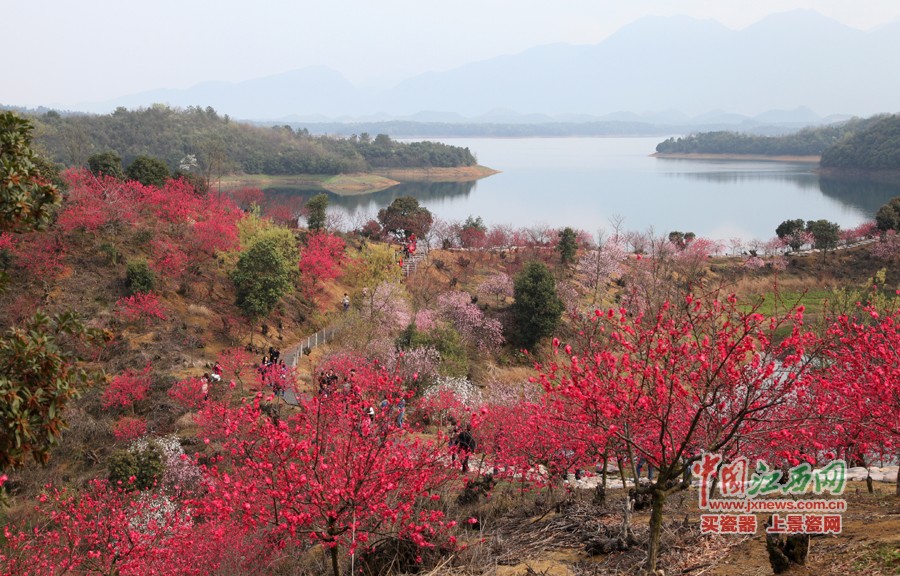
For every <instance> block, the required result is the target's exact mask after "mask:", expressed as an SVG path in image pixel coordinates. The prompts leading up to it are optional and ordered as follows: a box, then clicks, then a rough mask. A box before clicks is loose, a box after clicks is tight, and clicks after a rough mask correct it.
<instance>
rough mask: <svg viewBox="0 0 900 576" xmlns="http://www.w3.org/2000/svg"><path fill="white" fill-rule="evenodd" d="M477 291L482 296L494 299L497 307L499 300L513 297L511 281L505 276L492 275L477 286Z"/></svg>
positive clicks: (501, 274)
mask: <svg viewBox="0 0 900 576" xmlns="http://www.w3.org/2000/svg"><path fill="white" fill-rule="evenodd" d="M477 291H478V293H479V294H481V295H482V296H487V297H494V298H496V303H497V306H499V305H500V299H501V298H512V297H513V281H512V278H510V277H509V276H508V275H506V274H503V273H500V274H494V275H493V276H491V277H490V278H488V279H487V280H485V281H484V282H482V283H481V284H479V285H478V289H477Z"/></svg>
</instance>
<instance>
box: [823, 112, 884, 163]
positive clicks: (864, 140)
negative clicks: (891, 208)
mask: <svg viewBox="0 0 900 576" xmlns="http://www.w3.org/2000/svg"><path fill="white" fill-rule="evenodd" d="M820 164H821V166H822V167H824V168H855V169H860V168H862V169H875V170H883V169H889V170H900V115H897V114H893V115H890V116H883V117H880V118H879V119H878V121H877V122H875V123H873V124H871V125H870V126H868V127H867V128H866V129H864V130H860V131H858V132H856V133H854V134H848V135H847V136H845V137H844V138H842V139H841V140H840V141H839V142H837V143H835V144H834V145H833V146H830V147H829V148H828V149H827V150H825V151H824V152H823V153H822V161H821V162H820Z"/></svg>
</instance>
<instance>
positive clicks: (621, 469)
mask: <svg viewBox="0 0 900 576" xmlns="http://www.w3.org/2000/svg"><path fill="white" fill-rule="evenodd" d="M616 468H618V469H619V478H621V479H622V490H627V489H628V484H627V483H626V482H625V467H624V466H622V457H621V456H619V457H617V458H616Z"/></svg>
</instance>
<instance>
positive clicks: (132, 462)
mask: <svg viewBox="0 0 900 576" xmlns="http://www.w3.org/2000/svg"><path fill="white" fill-rule="evenodd" d="M108 467H109V481H110V482H111V483H112V484H118V483H119V482H121V483H122V486H123V487H125V486H127V487H129V488H133V489H136V490H149V489H150V488H153V487H154V486H156V485H158V484H159V483H160V482H162V477H163V473H164V472H165V471H166V465H165V463H164V462H163V460H162V455H161V454H160V450H159V448H158V447H157V446H156V445H155V444H150V445H149V446H148V447H147V448H146V449H145V450H140V451H129V450H119V451H118V452H114V453H113V454H112V456H110V457H109V461H108ZM132 477H134V481H133V482H132V481H131V478H132Z"/></svg>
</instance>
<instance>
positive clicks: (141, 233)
mask: <svg viewBox="0 0 900 576" xmlns="http://www.w3.org/2000/svg"><path fill="white" fill-rule="evenodd" d="M153 236H155V234H154V233H153V230H150V229H148V228H144V229H143V230H138V231H137V233H135V235H134V241H135V242H137V243H138V244H141V245H146V244H149V243H150V241H151V240H153Z"/></svg>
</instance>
